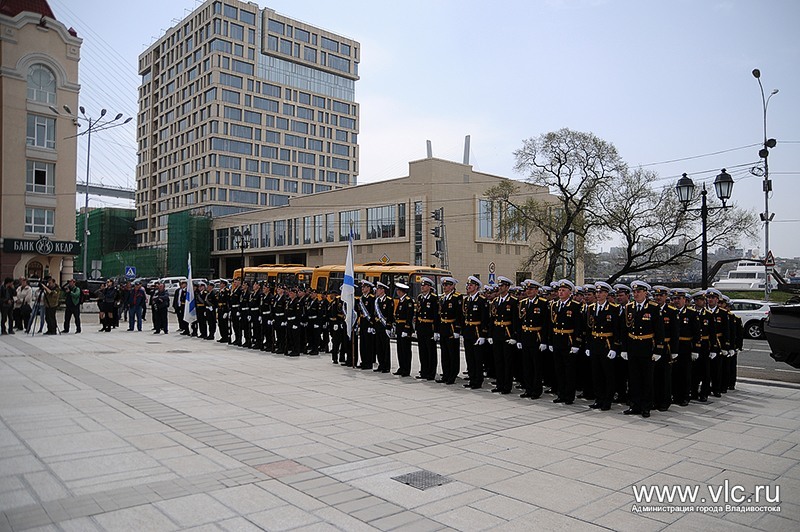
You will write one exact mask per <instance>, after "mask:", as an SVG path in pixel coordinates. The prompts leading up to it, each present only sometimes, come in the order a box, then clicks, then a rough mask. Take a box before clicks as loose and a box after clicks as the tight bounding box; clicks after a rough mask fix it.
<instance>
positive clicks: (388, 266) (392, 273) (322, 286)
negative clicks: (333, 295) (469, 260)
mask: <svg viewBox="0 0 800 532" xmlns="http://www.w3.org/2000/svg"><path fill="white" fill-rule="evenodd" d="M353 274H354V277H355V281H356V284H358V282H359V281H360V280H362V279H367V280H369V281H371V282H372V283H373V284H374V283H377V282H378V281H380V282H382V283H384V284H385V285H387V286H389V287H391V288H392V292H394V283H403V284H407V285H408V286H409V295H410V296H411V297H416V295H417V294H419V292H420V289H419V287H420V281H421V280H422V278H423V277H429V278H430V279H431V280H432V281H433V282H434V284H435V288H434V289H435V290H436V291H437V292H438V291H440V288H441V284H442V281H441V280H442V277H449V276H451V275H452V274H451V273H450V272H449V271H448V270H443V269H441V268H431V267H428V266H412V265H410V264H409V263H407V262H386V263H383V262H366V263H364V264H355V265H353ZM343 283H344V265H343V264H335V265H330V266H317V267H316V268H314V270H313V274H312V276H311V286H312V287H314V288H315V289H316V290H317V293H323V292H325V291H326V290H336V291H338V292H341V291H342V284H343ZM358 294H360V292H359V290H358V289H356V295H358ZM392 295H394V294H393V293H392Z"/></svg>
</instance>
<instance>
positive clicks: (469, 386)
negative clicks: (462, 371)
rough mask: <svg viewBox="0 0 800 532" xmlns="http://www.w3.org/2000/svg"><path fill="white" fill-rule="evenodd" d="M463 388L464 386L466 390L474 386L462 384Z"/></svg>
mask: <svg viewBox="0 0 800 532" xmlns="http://www.w3.org/2000/svg"><path fill="white" fill-rule="evenodd" d="M461 386H463V387H464V388H471V387H472V385H471V384H470V383H466V384H462V385H461Z"/></svg>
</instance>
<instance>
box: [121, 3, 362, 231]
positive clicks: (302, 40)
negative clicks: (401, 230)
mask: <svg viewBox="0 0 800 532" xmlns="http://www.w3.org/2000/svg"><path fill="white" fill-rule="evenodd" d="M360 54H361V50H360V45H359V43H358V42H356V41H353V40H352V39H348V38H346V37H343V36H341V35H337V34H334V33H331V32H329V31H326V30H323V29H321V28H318V27H314V26H311V25H309V24H307V23H304V22H301V21H298V20H294V19H291V18H289V17H287V16H284V15H280V14H278V13H276V12H275V11H273V10H270V9H268V8H267V9H261V8H259V6H258V5H256V4H254V3H244V2H238V1H237V0H226V1H224V2H223V1H219V0H209V1H207V2H205V3H203V4H202V5H201V6H199V7H198V8H197V9H195V10H194V11H193V12H192V13H191V14H190V15H188V16H187V17H186V18H185V19H183V20H182V21H181V22H180V23H178V24H177V25H175V26H174V27H172V28H171V29H169V30H168V31H167V32H166V33H165V34H164V35H163V36H162V37H161V38H160V39H159V40H158V41H156V42H155V43H153V45H152V46H150V47H149V48H148V49H147V50H146V51H145V52H144V53H142V54H141V55H140V56H139V74H140V75H141V76H142V84H141V86H140V88H139V115H138V129H137V142H138V155H139V159H138V165H137V172H136V177H137V192H136V235H137V243H138V244H139V245H140V246H146V247H152V246H163V245H166V244H167V234H168V231H167V226H168V219H169V215H170V214H173V213H177V212H181V211H186V210H191V211H192V212H195V213H203V214H208V215H211V216H214V217H216V216H221V215H226V214H233V213H237V212H243V211H246V210H250V209H255V208H259V207H265V206H278V205H285V204H286V203H288V199H289V198H290V197H295V196H300V195H306V194H312V193H316V192H324V191H328V190H334V189H338V188H343V187H348V186H352V185H355V184H357V176H358V158H359V157H358V155H359V154H358V128H359V106H358V103H357V102H356V100H355V83H356V81H357V80H358V79H359V78H358V63H359V61H360Z"/></svg>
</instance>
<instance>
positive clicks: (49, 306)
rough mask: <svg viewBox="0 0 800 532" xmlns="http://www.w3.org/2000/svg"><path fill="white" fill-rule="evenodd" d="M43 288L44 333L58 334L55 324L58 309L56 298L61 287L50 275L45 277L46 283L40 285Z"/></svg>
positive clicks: (59, 293)
mask: <svg viewBox="0 0 800 532" xmlns="http://www.w3.org/2000/svg"><path fill="white" fill-rule="evenodd" d="M42 290H44V321H45V323H46V324H47V332H46V333H45V334H58V325H57V324H56V309H58V298H59V297H60V296H61V289H60V288H59V287H58V285H57V284H56V280H55V279H53V278H52V277H48V278H47V282H46V284H43V285H42Z"/></svg>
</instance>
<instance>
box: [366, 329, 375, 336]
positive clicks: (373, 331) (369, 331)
mask: <svg viewBox="0 0 800 532" xmlns="http://www.w3.org/2000/svg"><path fill="white" fill-rule="evenodd" d="M367 333H369V334H375V329H373V328H372V327H367Z"/></svg>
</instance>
